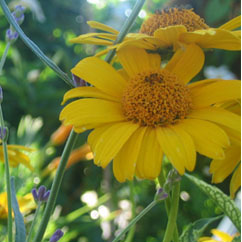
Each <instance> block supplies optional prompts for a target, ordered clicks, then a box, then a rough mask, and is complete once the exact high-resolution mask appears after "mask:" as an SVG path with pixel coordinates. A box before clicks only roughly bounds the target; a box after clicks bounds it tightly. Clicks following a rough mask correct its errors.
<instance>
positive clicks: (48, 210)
mask: <svg viewBox="0 0 242 242" xmlns="http://www.w3.org/2000/svg"><path fill="white" fill-rule="evenodd" d="M77 136H78V134H76V133H75V132H74V130H72V131H71V133H70V136H69V137H68V140H67V142H66V145H65V148H64V150H63V153H62V156H61V161H60V164H59V166H58V169H57V172H56V176H55V178H54V181H53V184H52V187H51V192H50V196H49V198H48V202H47V204H46V207H45V210H44V214H43V217H42V220H41V223H40V227H39V229H38V231H37V234H36V236H35V238H34V240H33V241H34V242H40V241H41V240H42V238H43V236H44V233H45V230H46V227H47V225H48V222H49V219H50V216H51V214H52V212H53V209H54V207H55V203H56V198H57V195H58V193H59V190H60V186H61V182H62V179H63V175H64V171H65V167H66V163H67V161H68V158H69V155H70V153H71V151H72V148H73V146H74V144H75V143H76V140H77Z"/></svg>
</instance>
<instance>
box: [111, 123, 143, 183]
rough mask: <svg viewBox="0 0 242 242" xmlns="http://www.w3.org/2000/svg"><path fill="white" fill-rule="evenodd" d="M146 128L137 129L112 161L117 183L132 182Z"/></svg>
mask: <svg viewBox="0 0 242 242" xmlns="http://www.w3.org/2000/svg"><path fill="white" fill-rule="evenodd" d="M145 130H146V128H143V127H141V128H139V129H137V130H136V131H135V132H134V134H133V135H132V136H131V137H130V138H129V140H128V141H127V142H126V143H125V144H124V146H123V147H122V148H121V150H120V151H119V152H118V154H117V156H116V157H115V158H114V160H113V173H114V176H115V177H116V179H117V180H118V181H119V182H124V181H125V180H126V179H128V180H133V176H134V173H135V167H136V162H137V159H138V155H139V152H140V147H141V143H142V140H143V136H144V133H145Z"/></svg>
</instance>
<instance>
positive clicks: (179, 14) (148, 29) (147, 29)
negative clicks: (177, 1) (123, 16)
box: [140, 8, 209, 36]
mask: <svg viewBox="0 0 242 242" xmlns="http://www.w3.org/2000/svg"><path fill="white" fill-rule="evenodd" d="M174 25H184V26H185V27H186V29H187V31H188V32H192V31H195V30H198V29H208V28H209V26H208V25H207V24H206V23H205V22H204V19H202V18H201V17H200V16H198V15H197V14H195V13H194V12H193V11H192V9H178V8H170V9H168V10H162V11H157V12H156V13H155V14H153V15H151V17H149V18H148V19H147V20H146V21H145V22H144V23H143V24H142V26H141V29H140V33H144V34H148V35H150V36H152V35H153V34H154V32H155V31H156V30H157V29H159V28H165V27H168V26H174Z"/></svg>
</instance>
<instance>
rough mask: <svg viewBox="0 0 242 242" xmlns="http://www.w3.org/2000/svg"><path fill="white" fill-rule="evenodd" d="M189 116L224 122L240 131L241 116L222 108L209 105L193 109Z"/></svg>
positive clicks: (223, 123) (219, 122)
mask: <svg viewBox="0 0 242 242" xmlns="http://www.w3.org/2000/svg"><path fill="white" fill-rule="evenodd" d="M188 117H189V118H194V119H203V120H207V121H212V122H215V123H218V124H222V125H224V126H227V127H229V128H231V129H234V130H237V131H240V122H241V120H240V116H239V115H236V114H234V113H232V112H229V111H227V110H225V109H222V108H217V107H208V108H203V109H197V110H193V111H192V112H191V113H190V114H189V115H188Z"/></svg>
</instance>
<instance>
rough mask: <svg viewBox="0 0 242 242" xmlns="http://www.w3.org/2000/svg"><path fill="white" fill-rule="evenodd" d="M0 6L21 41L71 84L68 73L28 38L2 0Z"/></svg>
mask: <svg viewBox="0 0 242 242" xmlns="http://www.w3.org/2000/svg"><path fill="white" fill-rule="evenodd" d="M0 6H1V8H2V10H3V12H4V15H5V17H6V18H7V20H8V22H9V23H10V25H12V26H13V28H14V29H15V30H16V32H17V33H18V34H19V36H20V38H21V39H22V40H23V42H24V43H25V44H26V45H27V46H28V47H29V48H30V49H31V50H32V51H33V52H34V54H35V55H37V56H38V57H39V58H40V59H41V61H42V62H43V63H45V64H46V65H47V66H49V67H50V68H51V69H52V70H53V71H54V72H55V73H56V74H57V75H58V76H59V77H60V78H61V79H63V80H64V81H65V82H66V83H67V84H68V85H70V86H72V87H74V86H73V83H72V80H71V79H70V78H69V77H68V75H67V74H66V73H65V72H63V71H62V70H61V69H60V68H59V67H58V66H57V65H56V64H55V63H54V62H53V61H52V60H51V59H49V58H48V57H47V56H46V55H45V54H44V53H43V52H42V51H41V50H40V48H39V47H38V46H37V45H36V44H35V43H34V42H33V41H32V40H31V39H29V38H28V37H27V36H26V35H25V33H24V32H23V30H22V29H21V28H20V27H19V25H18V23H17V22H16V20H15V19H14V17H13V16H12V14H11V12H10V11H9V9H8V6H7V4H6V3H5V1H4V0H0Z"/></svg>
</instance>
